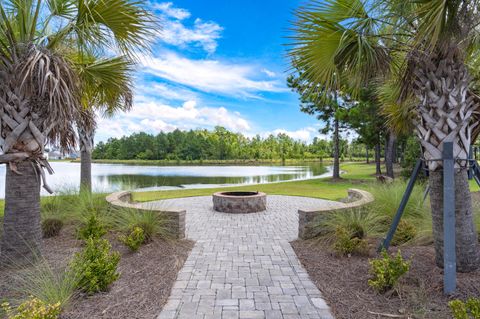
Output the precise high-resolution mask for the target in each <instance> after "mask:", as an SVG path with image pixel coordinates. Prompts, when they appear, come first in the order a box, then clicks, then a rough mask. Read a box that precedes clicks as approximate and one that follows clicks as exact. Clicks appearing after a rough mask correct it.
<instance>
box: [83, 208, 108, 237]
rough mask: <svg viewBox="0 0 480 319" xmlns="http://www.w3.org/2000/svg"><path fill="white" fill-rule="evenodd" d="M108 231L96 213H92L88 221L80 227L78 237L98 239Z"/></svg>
mask: <svg viewBox="0 0 480 319" xmlns="http://www.w3.org/2000/svg"><path fill="white" fill-rule="evenodd" d="M106 233H107V231H106V229H105V226H104V225H103V224H102V222H101V221H100V219H99V218H98V217H97V215H96V214H90V216H89V217H88V219H87V220H86V222H85V223H84V224H83V225H82V226H81V227H80V228H79V229H78V238H79V239H83V240H87V239H89V238H93V239H98V238H101V237H103V235H105V234H106Z"/></svg>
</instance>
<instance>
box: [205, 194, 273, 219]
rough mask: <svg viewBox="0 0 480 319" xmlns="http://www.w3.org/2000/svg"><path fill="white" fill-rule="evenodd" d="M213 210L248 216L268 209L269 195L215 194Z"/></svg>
mask: <svg viewBox="0 0 480 319" xmlns="http://www.w3.org/2000/svg"><path fill="white" fill-rule="evenodd" d="M213 209H214V210H216V211H217V212H223V213H230V214H248V213H256V212H261V211H264V210H266V209H267V194H265V193H262V192H235V191H232V192H218V193H215V194H213Z"/></svg>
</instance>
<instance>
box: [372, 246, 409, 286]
mask: <svg viewBox="0 0 480 319" xmlns="http://www.w3.org/2000/svg"><path fill="white" fill-rule="evenodd" d="M409 269H410V261H405V260H404V259H403V257H402V253H401V252H400V250H398V252H397V255H396V256H394V257H393V256H390V255H389V254H388V253H387V252H386V251H385V250H384V251H382V257H380V258H377V259H372V260H370V272H371V274H372V275H373V278H372V279H370V280H368V284H369V285H370V286H371V287H372V288H374V289H375V290H377V291H378V292H385V291H388V290H390V289H392V288H393V287H394V286H395V285H396V283H397V282H398V280H399V278H400V277H401V276H403V275H404V274H405V273H407V272H408V270H409Z"/></svg>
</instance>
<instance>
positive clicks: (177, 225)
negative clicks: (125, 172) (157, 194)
mask: <svg viewBox="0 0 480 319" xmlns="http://www.w3.org/2000/svg"><path fill="white" fill-rule="evenodd" d="M106 200H107V202H109V203H110V205H112V206H114V207H118V208H132V209H136V210H138V211H139V213H141V212H142V211H154V212H157V213H158V214H161V215H164V216H167V217H168V219H169V220H170V230H171V234H172V237H174V238H177V239H183V238H185V214H186V211H185V210H168V211H164V210H160V209H155V208H151V209H150V208H148V209H147V208H145V207H144V206H142V205H141V204H138V203H132V193H131V192H129V191H123V192H117V193H113V194H110V195H108V196H107V198H106Z"/></svg>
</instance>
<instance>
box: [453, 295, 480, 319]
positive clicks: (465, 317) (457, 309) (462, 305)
mask: <svg viewBox="0 0 480 319" xmlns="http://www.w3.org/2000/svg"><path fill="white" fill-rule="evenodd" d="M448 307H449V308H450V311H451V312H452V316H453V318H454V319H480V299H479V298H469V299H468V300H467V301H466V302H463V301H462V300H459V299H455V300H452V301H450V302H449V303H448Z"/></svg>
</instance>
